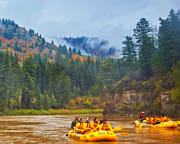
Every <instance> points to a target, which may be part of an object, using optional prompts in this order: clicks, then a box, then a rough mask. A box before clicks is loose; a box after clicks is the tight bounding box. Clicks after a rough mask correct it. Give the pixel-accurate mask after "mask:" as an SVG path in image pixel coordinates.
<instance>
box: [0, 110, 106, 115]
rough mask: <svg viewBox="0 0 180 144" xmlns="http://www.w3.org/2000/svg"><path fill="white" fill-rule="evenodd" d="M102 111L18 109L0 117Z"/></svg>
mask: <svg viewBox="0 0 180 144" xmlns="http://www.w3.org/2000/svg"><path fill="white" fill-rule="evenodd" d="M102 112H103V109H48V110H35V109H20V110H12V111H9V110H8V111H5V112H0V115H53V114H101V113H102Z"/></svg>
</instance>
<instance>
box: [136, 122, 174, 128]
mask: <svg viewBox="0 0 180 144" xmlns="http://www.w3.org/2000/svg"><path fill="white" fill-rule="evenodd" d="M135 126H136V127H139V128H147V127H149V128H177V127H178V124H177V122H175V121H168V122H161V123H159V124H155V125H153V124H148V123H143V122H140V121H139V120H136V121H135Z"/></svg>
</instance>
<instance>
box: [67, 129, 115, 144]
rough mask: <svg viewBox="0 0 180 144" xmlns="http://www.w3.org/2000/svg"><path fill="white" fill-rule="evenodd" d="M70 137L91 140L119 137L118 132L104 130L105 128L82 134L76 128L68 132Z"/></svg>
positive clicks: (109, 139) (112, 139)
mask: <svg viewBox="0 0 180 144" xmlns="http://www.w3.org/2000/svg"><path fill="white" fill-rule="evenodd" d="M68 137H69V138H73V139H76V140H79V141H90V142H95V141H117V140H118V137H117V136H116V134H115V133H114V132H112V131H104V130H101V131H95V132H90V133H88V134H80V133H77V132H76V131H74V130H71V131H69V133H68Z"/></svg>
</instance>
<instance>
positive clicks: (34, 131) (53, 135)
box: [0, 114, 180, 144]
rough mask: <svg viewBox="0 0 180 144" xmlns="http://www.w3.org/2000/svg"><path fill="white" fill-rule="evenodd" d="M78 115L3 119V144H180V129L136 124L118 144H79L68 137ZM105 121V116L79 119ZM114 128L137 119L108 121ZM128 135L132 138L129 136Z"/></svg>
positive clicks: (0, 118) (0, 140) (0, 139)
mask: <svg viewBox="0 0 180 144" xmlns="http://www.w3.org/2000/svg"><path fill="white" fill-rule="evenodd" d="M74 116H75V115H39V116H37V115H33V116H0V143H3V144H11V143H12V144H21V143H28V144H31V143H32V144H39V143H47V144H51V143H52V144H85V143H86V144H157V143H159V144H160V143H168V144H178V143H180V129H148V128H135V127H134V125H133V124H127V125H125V126H124V128H123V130H122V132H120V133H119V134H117V135H118V142H95V143H92V142H91V143H90V142H79V141H75V140H72V139H69V138H68V137H66V134H67V132H68V131H69V130H70V129H69V127H70V124H71V121H72V120H73V118H74ZM78 116H79V117H83V118H86V117H88V116H91V117H97V118H99V119H102V118H103V116H102V115H92V114H91V115H78ZM105 118H106V119H107V120H109V122H110V123H111V125H112V126H113V127H117V126H119V125H120V124H122V123H127V122H129V121H132V120H134V119H135V118H128V117H126V118H125V117H118V116H114V117H105ZM127 134H128V135H127Z"/></svg>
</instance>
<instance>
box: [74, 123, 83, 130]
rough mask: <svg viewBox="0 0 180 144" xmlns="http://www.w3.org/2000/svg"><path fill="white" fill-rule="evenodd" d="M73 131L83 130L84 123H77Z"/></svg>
mask: <svg viewBox="0 0 180 144" xmlns="http://www.w3.org/2000/svg"><path fill="white" fill-rule="evenodd" d="M75 129H82V130H84V129H85V123H77V124H76V127H75Z"/></svg>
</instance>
